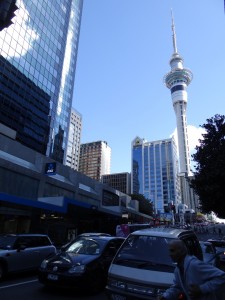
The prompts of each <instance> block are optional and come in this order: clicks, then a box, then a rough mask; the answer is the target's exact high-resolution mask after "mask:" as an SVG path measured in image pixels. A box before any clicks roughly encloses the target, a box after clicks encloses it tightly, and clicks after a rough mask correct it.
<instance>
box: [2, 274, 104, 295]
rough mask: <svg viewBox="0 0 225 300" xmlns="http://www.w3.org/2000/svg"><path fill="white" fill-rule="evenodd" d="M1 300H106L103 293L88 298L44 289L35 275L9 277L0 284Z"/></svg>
mask: <svg viewBox="0 0 225 300" xmlns="http://www.w3.org/2000/svg"><path fill="white" fill-rule="evenodd" d="M0 294H1V300H8V299H10V300H18V298H20V299H21V297H23V298H24V299H32V300H53V299H54V300H71V299H75V300H79V299H82V300H106V299H107V297H106V295H105V293H104V291H103V292H101V293H99V294H96V295H93V296H88V295H84V293H78V292H75V291H68V290H58V289H49V290H48V289H45V288H44V287H43V285H42V284H40V283H39V282H38V279H37V276H36V275H35V274H30V275H17V276H11V277H9V278H7V279H5V280H4V281H2V282H1V283H0Z"/></svg>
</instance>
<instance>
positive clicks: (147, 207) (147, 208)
mask: <svg viewBox="0 0 225 300" xmlns="http://www.w3.org/2000/svg"><path fill="white" fill-rule="evenodd" d="M130 196H131V199H132V200H138V202H139V211H140V212H141V213H143V214H146V215H149V216H152V213H153V208H152V202H151V201H150V200H149V199H146V198H145V196H144V195H142V194H131V195H130Z"/></svg>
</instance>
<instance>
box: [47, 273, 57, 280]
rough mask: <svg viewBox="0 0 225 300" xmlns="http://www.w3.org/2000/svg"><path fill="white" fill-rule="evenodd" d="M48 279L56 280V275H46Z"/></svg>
mask: <svg viewBox="0 0 225 300" xmlns="http://www.w3.org/2000/svg"><path fill="white" fill-rule="evenodd" d="M48 279H50V280H58V275H55V274H48Z"/></svg>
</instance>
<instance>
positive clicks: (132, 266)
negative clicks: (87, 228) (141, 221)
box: [106, 228, 203, 300]
mask: <svg viewBox="0 0 225 300" xmlns="http://www.w3.org/2000/svg"><path fill="white" fill-rule="evenodd" d="M173 239H181V240H183V241H184V243H185V244H186V246H187V250H188V253H189V254H190V255H195V256H197V257H198V258H199V259H201V260H202V259H203V255H202V249H201V246H200V244H199V241H198V238H197V236H196V235H195V233H194V232H193V231H192V230H188V229H177V228H149V229H142V230H138V231H135V232H133V233H131V234H130V235H129V236H128V237H127V238H126V240H125V242H124V243H123V244H122V246H121V247H120V249H119V250H118V252H117V254H116V255H115V257H114V259H113V261H112V263H111V265H110V268H109V272H108V283H107V286H106V292H107V294H108V296H109V299H112V300H114V299H123V300H128V299H129V300H135V299H149V300H150V299H151V300H153V299H154V300H156V299H158V297H159V296H160V295H161V294H162V293H163V292H164V291H165V290H166V289H167V288H168V287H170V286H171V285H172V284H173V280H174V269H175V264H174V263H173V262H172V260H171V258H170V256H169V249H168V243H169V242H170V241H171V240H173ZM179 297H180V298H179V299H184V296H183V295H182V294H181V295H180V296H179ZM174 300H176V299H174Z"/></svg>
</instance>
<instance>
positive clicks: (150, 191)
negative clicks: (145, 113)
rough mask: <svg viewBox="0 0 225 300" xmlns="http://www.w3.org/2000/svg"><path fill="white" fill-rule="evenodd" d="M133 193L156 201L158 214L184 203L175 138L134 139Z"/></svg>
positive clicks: (154, 202) (155, 208) (153, 201)
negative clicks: (148, 140) (181, 197)
mask: <svg viewBox="0 0 225 300" xmlns="http://www.w3.org/2000/svg"><path fill="white" fill-rule="evenodd" d="M131 193H132V194H142V195H144V196H145V198H147V199H149V200H151V201H152V203H153V205H154V210H155V212H156V213H158V212H161V213H164V212H167V211H169V210H170V209H171V205H177V204H178V203H180V181H179V177H178V157H177V147H176V143H175V140H174V138H170V139H165V140H159V141H152V142H147V141H145V140H144V139H141V138H139V137H136V138H135V139H134V140H133V142H132V172H131Z"/></svg>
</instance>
